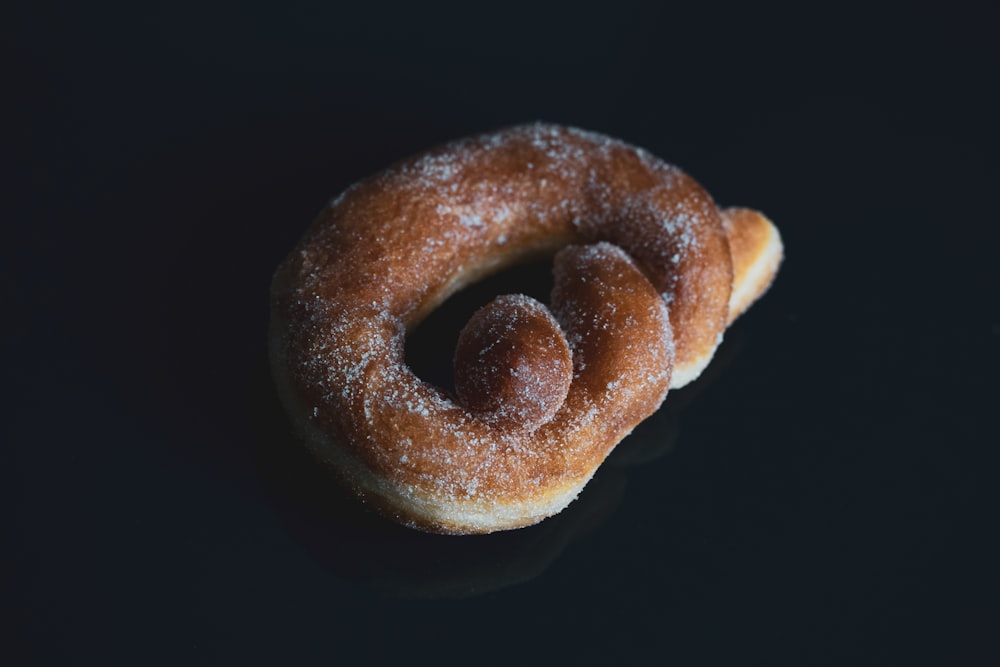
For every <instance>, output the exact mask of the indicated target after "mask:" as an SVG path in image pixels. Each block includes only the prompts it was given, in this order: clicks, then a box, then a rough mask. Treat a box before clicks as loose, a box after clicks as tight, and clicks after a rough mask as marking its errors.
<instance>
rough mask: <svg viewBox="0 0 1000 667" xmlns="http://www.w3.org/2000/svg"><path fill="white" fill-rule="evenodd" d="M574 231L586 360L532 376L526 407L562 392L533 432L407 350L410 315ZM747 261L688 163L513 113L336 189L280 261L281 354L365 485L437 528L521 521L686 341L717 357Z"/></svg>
mask: <svg viewBox="0 0 1000 667" xmlns="http://www.w3.org/2000/svg"><path fill="white" fill-rule="evenodd" d="M569 243H589V244H593V245H587V246H582V247H576V248H572V249H569V250H564V251H563V252H561V253H560V254H559V256H557V259H556V289H555V291H554V293H553V305H552V307H553V312H554V313H555V315H556V317H557V319H558V320H559V324H560V325H561V328H562V330H563V332H564V333H565V336H566V338H565V341H566V344H567V345H568V349H571V350H572V360H573V377H572V381H571V383H570V386H569V389H568V392H567V394H566V397H565V400H564V401H562V402H561V404H560V405H559V406H556V407H555V409H553V406H551V405H548V404H547V403H546V402H547V401H549V400H551V399H550V397H549V394H545V392H538V393H537V395H536V396H535V397H532V396H530V392H528V391H527V389H526V388H527V387H530V386H531V384H532V382H531V381H529V382H527V383H524V385H523V386H521V387H520V388H518V389H516V391H515V393H517V392H521V393H522V396H521V398H523V399H524V402H523V403H521V404H520V407H518V402H519V401H521V398H516V399H515V400H514V405H513V406H511V407H513V408H517V409H521V410H522V412H524V409H525V406H526V403H527V402H530V401H531V400H533V398H538V397H539V396H541V395H542V394H545V397H543V398H542V400H541V402H542V403H545V405H544V406H543V407H544V408H545V409H544V410H543V411H542V412H544V419H542V420H540V422H539V423H538V424H534V423H532V428H530V429H527V430H528V431H530V433H528V434H526V433H525V432H524V431H525V429H523V428H514V427H513V425H512V423H511V420H505V419H496V418H488V417H486V416H484V415H483V414H482V410H475V409H470V408H469V407H468V406H466V405H462V404H460V403H459V402H458V401H456V400H455V399H454V398H452V397H450V396H448V395H446V394H445V392H443V391H442V390H440V389H438V388H436V387H433V386H431V385H429V384H427V383H426V382H423V381H422V380H420V379H419V378H417V377H416V376H415V375H414V374H413V372H412V371H411V370H410V369H409V368H408V367H407V366H406V365H405V363H404V357H403V347H404V342H405V336H406V332H407V330H408V329H410V328H412V327H413V326H414V325H415V324H416V323H417V322H419V321H420V320H421V319H422V318H423V317H424V316H425V315H426V314H427V313H428V312H430V310H432V309H433V308H434V307H435V306H436V305H437V304H439V303H440V302H441V301H443V300H444V299H445V298H447V296H448V295H450V294H451V293H453V292H454V291H456V290H458V289H460V288H461V287H462V286H463V285H465V284H467V283H468V282H471V281H472V280H475V279H477V278H478V277H480V276H482V275H485V274H486V273H489V272H491V271H493V270H495V269H496V268H498V267H500V266H503V265H506V264H509V263H512V262H514V261H517V260H518V259H520V258H523V257H527V256H531V255H534V254H538V253H545V252H552V251H553V250H555V249H557V248H559V247H563V246H566V245H567V244H569ZM622 248H624V249H626V250H627V251H628V254H626V253H625V252H623V250H622ZM731 276H732V268H731V264H730V263H729V258H728V247H727V245H726V237H725V234H724V232H723V230H722V228H721V222H720V219H719V214H718V211H717V209H716V208H715V205H714V203H713V202H712V200H711V198H710V197H709V196H708V195H707V193H705V192H704V190H702V189H701V188H700V186H698V185H697V183H695V182H694V181H693V180H692V179H691V178H690V177H688V176H686V175H685V174H683V173H682V172H681V171H680V170H678V169H676V168H675V167H672V166H670V165H667V164H665V163H663V162H661V161H659V160H657V159H656V158H654V157H652V156H651V155H649V154H648V153H646V152H645V151H642V150H639V149H636V148H634V147H631V146H629V145H627V144H625V143H623V142H620V141H617V140H613V139H609V138H607V137H604V136H601V135H597V134H593V133H589V132H583V131H581V130H576V129H571V128H563V127H559V126H553V125H545V124H533V125H527V126H522V127H517V128H511V129H508V130H504V131H502V132H497V133H493V134H488V135H482V136H479V137H473V138H469V139H464V140H460V141H457V142H454V143H452V144H448V145H446V146H443V147H441V148H438V149H435V150H433V151H430V152H428V153H426V154H424V155H421V156H418V157H416V158H413V159H410V160H406V161H403V162H401V163H399V164H396V165H394V166H392V167H390V168H388V169H387V170H385V171H384V172H382V173H380V174H377V175H375V176H373V177H371V178H370V179H367V180H366V181H363V182H361V183H359V184H356V185H354V186H352V187H351V188H349V189H348V190H347V191H345V193H343V194H342V195H340V196H338V197H337V198H336V199H335V200H334V201H333V202H332V203H331V205H330V207H328V208H327V209H326V210H325V211H324V212H323V213H322V214H321V216H320V217H319V219H318V220H317V221H316V222H315V223H314V225H313V226H312V227H311V228H310V230H309V231H308V232H307V234H306V235H305V237H304V239H303V241H302V242H301V244H300V246H299V248H298V249H297V251H296V252H294V253H292V255H291V256H290V257H289V258H288V260H286V262H285V263H284V264H283V266H282V267H281V268H280V269H279V271H278V274H277V275H276V279H275V286H274V289H273V304H274V311H275V313H277V316H278V317H280V320H281V322H282V327H281V334H280V335H281V340H280V345H281V346H282V348H283V349H284V350H287V353H283V357H282V362H281V363H282V365H283V368H282V369H280V370H281V372H282V373H287V375H288V378H289V385H290V387H291V389H290V392H293V393H294V401H295V402H296V404H301V405H302V406H304V411H305V414H306V415H307V417H308V419H309V423H310V426H309V428H311V429H316V430H317V431H319V432H322V433H324V434H327V435H328V436H329V441H330V443H331V444H324V445H323V447H335V448H337V451H336V453H335V454H333V453H331V454H330V456H331V457H332V458H336V459H337V460H339V461H343V460H349V461H350V462H351V463H350V465H349V466H348V467H351V470H352V471H353V472H352V473H351V474H352V475H353V476H354V477H355V479H354V480H352V483H353V484H355V486H356V487H358V489H359V491H361V492H363V493H366V494H370V495H374V496H377V497H379V498H380V499H381V500H382V501H384V502H386V503H388V504H390V505H392V506H393V507H394V508H395V509H394V511H401V512H403V513H404V515H405V516H406V517H407V519H406V520H409V521H413V522H415V523H416V524H419V525H422V526H424V527H427V528H430V529H435V530H445V531H455V532H465V531H473V532H481V531H483V530H492V529H496V527H497V526H500V527H512V526H514V525H524V524H525V523H532V522H534V521H537V520H539V519H540V518H542V517H543V516H545V515H547V513H548V514H550V513H552V511H553V508H555V510H554V511H558V509H559V507H561V505H560V503H561V504H562V505H564V504H565V503H566V502H569V501H570V500H572V497H573V496H575V494H576V492H577V491H578V490H579V488H581V487H582V485H583V484H584V483H586V481H587V479H589V477H590V476H591V475H592V474H593V472H594V470H595V469H596V467H597V465H599V464H600V462H601V461H602V460H603V459H604V457H605V456H606V455H607V454H608V453H609V452H610V450H611V448H612V447H614V445H615V444H616V443H617V442H618V441H619V440H620V439H621V438H622V437H624V436H625V435H626V434H627V433H628V432H629V431H630V430H631V429H632V428H633V427H634V426H635V425H636V424H637V423H638V422H639V421H641V420H642V419H644V418H645V417H646V416H648V414H650V413H651V412H652V411H654V410H655V409H656V408H657V407H658V406H659V404H660V402H661V401H662V400H663V397H664V396H665V394H666V391H667V388H668V387H669V385H670V377H671V367H672V363H673V362H674V357H675V356H676V363H677V365H678V366H683V365H685V364H698V363H701V362H702V360H703V359H705V358H706V355H707V356H710V355H711V352H712V350H713V349H714V347H715V345H716V343H717V338H718V335H719V333H720V331H721V329H722V326H723V325H724V322H725V317H726V313H727V310H726V309H727V306H728V299H729V289H730V286H731V279H732V278H731ZM666 302H669V303H670V306H671V307H670V310H669V312H668V310H667V308H666V306H665V303H666ZM515 328H516V327H515ZM673 332H676V339H675V337H674V336H675V334H674V333H673ZM512 333H513V330H512ZM511 371H512V372H514V373H517V372H519V371H518V369H511ZM556 374H557V375H558V372H556ZM536 384H537V383H536ZM525 392H527V393H525ZM550 393H551V392H550ZM557 393H561V392H557ZM525 414H527V413H526V412H525ZM529 421H530V420H529ZM556 505H559V507H556ZM401 507H404V508H405V509H399V508H401ZM456 508H457V509H456ZM453 510H455V511H457V512H458V513H459V514H460V515H461V516H463V517H465V518H459V519H456V518H455V517H454V516H452V515H451V514H449V512H452V511H453ZM491 517H499V519H498V521H497V522H496V523H491V521H492V519H491Z"/></svg>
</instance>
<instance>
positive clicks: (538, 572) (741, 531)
mask: <svg viewBox="0 0 1000 667" xmlns="http://www.w3.org/2000/svg"><path fill="white" fill-rule="evenodd" d="M137 4H139V5H141V8H136V7H133V6H130V5H128V4H122V6H119V7H110V6H107V5H94V4H88V3H79V6H76V7H53V6H44V5H41V4H37V3H36V4H31V5H29V4H28V3H19V4H15V5H13V6H12V7H10V8H8V9H7V10H5V19H4V20H3V28H2V29H0V32H2V36H3V41H2V44H3V48H4V52H3V57H4V60H5V65H6V66H7V67H6V69H7V70H8V75H7V77H5V79H6V81H5V83H4V86H3V87H4V89H5V90H4V93H5V94H4V98H5V99H6V103H5V104H4V107H5V108H4V114H5V115H7V114H9V115H8V119H7V121H6V122H5V123H4V134H5V135H7V136H8V138H9V141H6V142H5V144H6V147H5V148H4V149H3V152H4V154H5V155H4V157H5V159H4V161H3V162H4V163H6V164H5V170H6V174H5V175H4V178H3V183H4V185H3V200H4V208H5V209H8V207H9V211H10V212H9V213H8V214H6V215H5V216H4V218H5V221H4V231H5V233H4V241H3V267H2V273H0V277H2V284H0V287H2V295H3V311H4V314H3V316H2V322H3V325H2V334H0V335H2V339H0V340H2V344H3V351H4V354H3V359H4V372H3V376H4V378H5V380H6V381H5V385H6V388H7V392H6V393H7V394H8V398H7V399H6V401H5V410H4V416H3V420H2V429H3V430H2V433H3V443H4V446H3V449H2V454H0V456H2V457H3V458H2V459H0V466H2V467H0V470H2V475H3V477H2V479H0V483H2V487H0V488H2V489H3V491H4V496H5V498H4V501H3V503H4V507H5V508H6V509H8V510H10V519H9V520H7V521H5V522H4V526H5V527H4V530H3V536H4V537H3V554H4V555H3V568H2V575H0V576H2V579H0V586H2V588H0V595H2V597H0V601H2V602H0V604H2V606H0V610H2V613H3V614H4V616H5V617H4V618H2V619H0V627H2V630H0V632H2V633H3V635H4V636H3V637H0V639H2V643H0V652H2V653H3V654H4V655H5V656H9V657H8V658H7V660H6V661H5V662H4V664H12V665H20V664H46V665H48V664H53V665H67V664H108V665H110V664H114V665H119V664H120V665H126V664H127V665H154V664H155V665H160V664H163V665H178V664H183V665H200V664H213V665H248V664H268V665H275V664H288V665H314V664H315V665H319V664H324V665H328V664H359V663H360V664H364V663H366V662H371V663H376V664H377V663H386V664H388V663H398V662H401V661H404V660H405V661H408V662H411V661H416V660H421V661H422V660H423V659H425V658H426V657H429V656H437V657H436V658H434V659H435V660H436V661H439V662H440V661H443V662H446V663H450V662H463V663H464V662H475V663H486V664H503V663H515V662H516V663H521V662H525V663H527V664H532V663H533V662H535V661H536V660H537V661H542V660H545V661H550V662H551V661H557V662H558V663H559V664H572V663H573V662H582V663H585V664H588V663H601V664H609V663H611V662H612V661H614V662H615V663H625V664H645V663H648V662H652V661H654V660H655V661H657V662H659V663H662V664H671V663H675V664H684V665H686V664H722V665H734V664H737V665H744V664H761V665H773V664H792V665H860V664H873V665H890V664H891V665H910V664H915V663H920V664H942V665H945V664H946V665H980V664H982V665H993V664H997V663H998V662H1000V639H998V628H1000V603H998V598H997V595H998V592H1000V586H998V584H1000V581H998V574H997V566H996V563H997V557H998V555H1000V554H998V550H997V549H996V545H995V533H996V523H997V508H998V504H997V499H996V492H995V485H996V481H995V480H996V474H997V467H996V464H997V455H996V451H995V450H996V445H997V440H998V438H997V433H996V431H997V429H996V428H995V426H994V424H995V417H994V413H993V412H991V408H993V407H994V404H995V403H996V399H997V397H998V394H1000V392H998V391H997V389H996V386H997V385H996V373H997V370H998V363H997V362H998V355H997V348H998V346H1000V307H998V298H997V295H998V289H997V288H998V276H1000V271H998V269H997V267H996V263H997V260H998V252H997V245H996V242H997V238H998V235H997V231H996V227H997V223H998V213H997V211H998V208H997V182H998V176H1000V171H998V167H997V163H996V158H995V156H996V155H997V151H998V149H1000V145H998V133H997V130H996V122H997V120H996V119H997V118H998V117H1000V106H998V104H997V102H996V100H995V92H996V87H997V78H998V71H1000V68H998V65H1000V58H998V55H1000V54H998V40H997V38H996V26H997V25H998V23H997V19H998V15H997V12H996V11H995V10H993V9H991V8H989V7H988V5H987V3H977V4H971V5H959V4H956V3H939V4H940V5H941V7H942V8H940V9H937V10H934V11H931V10H923V9H912V8H911V9H906V10H902V9H901V10H898V11H880V10H876V9H873V8H872V6H870V5H869V6H868V7H867V8H866V9H864V10H858V11H851V10H849V9H847V8H845V7H844V6H843V5H839V4H838V5H834V6H833V7H832V8H821V6H819V5H816V6H813V5H812V3H803V4H802V7H801V8H800V9H799V10H794V11H783V12H780V13H779V12H774V13H772V14H765V13H762V10H761V9H759V8H757V7H754V6H753V5H755V4H756V3H746V7H743V8H729V7H727V8H716V7H712V8H708V7H705V8H704V9H695V8H693V7H692V6H693V5H696V4H697V3H685V6H683V7H669V6H663V7H662V8H660V7H657V6H654V5H652V4H650V5H643V4H634V3H627V2H615V3H610V4H609V5H608V6H606V7H603V8H597V9H587V8H584V7H583V6H580V5H573V6H571V7H567V8H563V9H554V8H552V9H547V8H545V7H544V6H542V4H541V3H525V4H523V5H513V4H508V3H505V4H502V5H495V6H489V7H485V6H484V7H478V8H473V6H472V5H464V6H457V7H453V8H451V9H448V10H432V9H428V8H426V7H423V6H421V3H412V4H410V5H408V6H404V7H387V6H376V5H374V4H372V5H365V6H364V7H359V6H351V7H343V6H338V5H337V4H336V3H310V4H306V3H285V4H282V5H280V8H279V5H277V4H275V6H274V7H271V8H267V7H264V6H263V4H261V3H253V4H247V3H235V2H234V3H230V4H224V3H213V4H208V3H205V4H197V5H192V6H183V5H182V4H179V3H167V2H163V3H158V2H153V3H137ZM688 5H691V6H688ZM536 119H541V120H547V121H553V122H560V123H567V124H573V125H577V126H580V127H584V128H587V129H591V130H596V131H600V132H604V133H607V134H610V135H613V136H616V137H620V138H622V139H625V140H627V141H629V142H631V143H634V144H637V145H640V146H643V147H645V148H647V149H648V150H650V151H651V152H653V153H654V154H657V155H659V156H661V157H663V158H665V159H667V160H668V161H671V162H674V163H675V164H678V165H680V166H681V167H682V168H684V169H685V170H686V171H688V172H689V173H690V174H692V175H693V176H695V177H696V178H697V179H699V180H700V181H701V182H702V183H703V184H704V185H705V186H706V187H707V188H708V189H709V191H711V192H712V193H713V195H714V196H715V197H716V198H717V199H718V201H719V202H720V203H723V204H740V205H747V206H752V207H755V208H759V209H761V210H762V211H764V212H766V213H767V214H768V215H769V216H770V217H771V218H772V219H773V220H774V221H775V222H776V224H777V225H778V226H779V228H780V230H781V232H782V234H783V237H784V241H785V244H786V252H787V259H786V262H785V264H784V266H783V268H782V270H781V273H780V275H779V276H778V279H777V282H776V284H775V286H774V287H773V289H772V290H771V291H770V292H769V293H768V294H767V296H766V297H765V298H764V299H763V300H762V301H761V302H759V303H758V304H757V305H756V306H755V307H754V308H753V309H752V310H751V311H750V312H749V313H748V314H747V315H746V316H744V318H742V319H741V320H740V321H739V322H738V323H737V324H736V325H735V327H734V328H733V329H731V330H730V332H729V333H728V334H727V337H726V341H725V343H724V344H723V347H722V349H721V350H720V352H719V355H718V358H717V359H716V361H715V362H713V365H712V367H711V369H710V371H709V372H708V373H706V376H705V377H704V378H703V379H702V380H700V381H699V382H698V383H696V384H695V385H693V386H691V387H689V388H685V389H684V390H681V391H678V392H675V393H672V394H671V395H670V396H669V397H668V399H667V403H666V404H665V406H664V408H663V409H662V410H661V411H660V412H659V413H657V415H656V416H654V417H653V418H652V419H650V420H649V421H648V422H646V423H645V424H643V425H642V426H641V427H640V428H639V429H637V431H636V433H635V434H634V435H633V436H632V437H631V438H629V439H628V440H626V441H625V442H623V443H622V445H621V446H620V447H619V449H618V450H616V452H615V454H614V455H613V457H612V459H611V460H609V461H608V462H607V463H606V464H605V466H603V467H602V469H601V471H600V472H599V474H598V475H597V477H596V478H595V480H594V481H593V482H592V483H591V484H590V485H589V486H588V487H587V489H586V490H585V492H584V493H583V495H582V496H581V498H580V499H579V500H578V501H577V502H576V503H574V504H573V505H572V506H571V507H570V508H569V509H568V510H567V511H565V512H563V513H562V514H560V515H559V516H557V517H555V518H553V519H550V520H548V521H545V522H543V523H542V524H540V525H539V526H536V527H533V528H529V529H525V530H522V531H516V532H513V533H505V534H501V535H493V536H483V537H469V538H448V537H437V536H428V535H423V534H419V533H413V532H410V531H407V530H405V529H401V528H396V527H395V526H391V525H388V524H386V523H384V522H382V521H381V520H378V519H375V518H373V517H371V516H369V515H367V514H366V513H365V512H364V510H362V509H359V508H358V506H357V505H356V504H355V503H354V502H353V501H352V500H350V499H347V498H344V497H343V496H341V495H340V494H339V492H337V491H336V490H333V489H331V488H330V487H329V483H328V481H327V480H326V478H325V477H324V476H323V474H322V473H320V472H319V471H318V470H316V469H315V467H314V466H313V465H312V464H311V463H310V461H309V460H308V459H307V457H306V456H305V455H303V454H302V453H301V451H300V449H299V448H298V446H297V444H296V443H295V441H294V439H293V437H292V436H291V435H290V432H289V427H288V424H287V422H286V421H285V419H284V417H283V415H282V413H281V410H280V408H279V407H278V405H277V402H276V399H275V396H274V393H273V391H272V389H271V385H270V379H269V377H268V371H267V367H266V360H265V329H266V324H267V317H268V304H267V288H268V282H269V279H270V274H271V272H272V271H273V270H274V267H275V266H276V265H277V263H278V261H279V260H280V259H281V258H282V257H283V256H284V255H285V254H286V253H287V252H288V251H289V250H290V249H291V247H292V246H293V244H294V243H295V241H296V240H297V238H298V236H299V235H300V233H301V232H302V231H303V230H304V228H305V226H306V225H307V224H308V223H309V222H310V220H311V219H312V217H313V216H314V215H315V214H316V213H317V212H318V211H319V210H320V209H321V208H322V207H323V206H324V204H325V203H326V202H327V201H328V200H329V199H330V198H331V197H333V196H334V195H336V194H337V193H338V192H339V191H340V190H342V189H343V188H344V187H346V186H347V185H348V184H350V183H351V182H352V181H354V180H356V179H358V178H361V177H363V176H366V175H368V174H370V173H371V172H373V171H375V170H377V169H379V168H381V167H382V166H385V165H386V164H388V163H389V162H391V161H394V160H396V159H399V158H402V157H404V156H407V155H409V154H412V153H413V152H416V151H420V150H423V149H425V148H427V147H429V146H431V145H434V144H437V143H439V142H442V141H445V140H448V139H452V138H456V137H459V136H463V135H466V134H469V133H473V132H479V131H484V130H489V129H495V128H498V127H501V126H505V125H510V124H514V123H519V122H525V121H531V120H536ZM544 275H545V271H544V268H543V269H542V270H541V271H539V268H538V267H528V268H526V269H525V270H524V271H522V272H514V273H510V274H506V275H504V276H501V277H499V278H497V279H496V280H493V281H490V282H488V283H487V284H486V285H484V286H482V287H480V288H478V289H476V290H473V291H472V292H471V294H469V295H464V296H460V297H458V298H456V299H455V300H454V301H453V302H452V303H450V304H448V306H447V309H446V310H445V311H444V312H443V313H442V314H441V315H439V316H436V317H435V319H433V320H431V321H429V322H428V323H427V324H425V325H424V327H423V328H422V329H421V330H420V331H418V332H417V333H416V334H415V336H414V341H413V345H416V346H418V348H419V349H417V351H415V352H414V351H413V349H412V346H411V353H412V354H414V355H415V356H417V357H419V358H421V359H429V360H430V361H429V362H425V368H424V372H426V373H428V374H431V375H433V374H434V373H440V371H441V367H442V365H444V366H446V364H447V360H448V355H449V354H450V352H449V350H448V345H450V342H451V341H453V340H454V336H455V334H456V333H457V329H458V327H459V326H461V322H462V321H463V318H464V317H465V316H466V315H467V314H468V312H469V311H470V310H471V309H472V308H474V307H476V306H477V305H479V304H481V303H483V302H485V300H487V299H488V298H489V297H490V296H492V295H493V294H495V293H496V292H497V291H498V290H503V291H509V290H510V289H512V288H513V289H521V288H522V287H523V288H524V289H527V290H529V291H531V290H540V291H541V292H542V293H544V291H545V290H544V282H545V280H546V278H544ZM539 276H542V277H539ZM439 343H440V344H439ZM3 661H4V660H3V657H0V662H3Z"/></svg>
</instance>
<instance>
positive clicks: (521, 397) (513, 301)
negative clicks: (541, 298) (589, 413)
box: [454, 294, 573, 431]
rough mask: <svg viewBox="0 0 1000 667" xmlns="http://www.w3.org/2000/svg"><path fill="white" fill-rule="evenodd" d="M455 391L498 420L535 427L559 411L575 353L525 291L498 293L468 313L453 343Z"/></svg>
mask: <svg viewBox="0 0 1000 667" xmlns="http://www.w3.org/2000/svg"><path fill="white" fill-rule="evenodd" d="M454 365H455V391H456V393H457V394H458V399H459V401H460V402H461V403H462V404H463V405H464V406H465V407H466V408H468V409H469V410H471V411H473V412H475V413H478V415H479V416H480V417H482V418H484V419H486V420H487V421H490V422H491V423H493V424H494V425H496V426H500V427H504V428H511V429H525V430H528V431H533V430H535V429H536V428H538V427H539V426H541V425H542V424H544V423H545V422H547V421H549V420H550V419H552V417H553V416H554V415H555V414H556V412H558V411H559V408H560V406H562V404H563V401H565V400H566V395H567V394H568V393H569V386H570V383H571V382H572V380H573V357H572V354H571V352H570V349H569V345H568V343H567V342H566V336H565V335H564V334H563V332H562V329H560V327H559V323H558V322H557V321H556V319H555V318H554V317H553V316H552V313H550V312H549V309H548V308H546V307H545V306H544V305H543V304H541V303H539V302H538V301H536V300H534V299H532V298H531V297H527V296H524V295H520V294H518V295H504V296H500V297H497V298H496V299H494V300H493V301H491V302H490V303H488V304H487V305H485V306H483V307H482V308H480V309H479V310H478V311H476V312H475V314H473V316H472V317H471V318H470V319H469V321H468V323H467V324H466V325H465V327H464V328H463V329H462V331H461V333H460V334H459V336H458V344H457V345H456V348H455V364H454Z"/></svg>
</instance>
